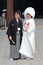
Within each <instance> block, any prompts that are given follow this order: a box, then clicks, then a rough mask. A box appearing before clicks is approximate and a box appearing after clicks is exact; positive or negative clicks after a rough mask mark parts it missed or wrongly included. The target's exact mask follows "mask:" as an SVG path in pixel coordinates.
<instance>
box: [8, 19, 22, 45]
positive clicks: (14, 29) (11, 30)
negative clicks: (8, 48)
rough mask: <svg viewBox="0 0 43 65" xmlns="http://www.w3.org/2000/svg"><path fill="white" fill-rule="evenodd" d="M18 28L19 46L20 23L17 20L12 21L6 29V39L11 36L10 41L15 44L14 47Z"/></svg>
mask: <svg viewBox="0 0 43 65" xmlns="http://www.w3.org/2000/svg"><path fill="white" fill-rule="evenodd" d="M18 27H19V28H20V29H21V30H20V44H21V40H22V35H23V33H22V27H23V25H22V21H21V20H19V21H18V22H17V21H16V19H13V20H12V21H11V22H10V24H9V27H8V30H7V35H8V37H9V36H10V35H11V36H12V39H13V41H14V42H15V45H16V32H17V28H18ZM10 44H11V45H14V44H13V43H12V42H11V41H10Z"/></svg>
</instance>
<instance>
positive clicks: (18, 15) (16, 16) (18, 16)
mask: <svg viewBox="0 0 43 65" xmlns="http://www.w3.org/2000/svg"><path fill="white" fill-rule="evenodd" d="M14 18H15V19H16V20H18V19H20V18H21V17H20V12H19V11H15V12H14Z"/></svg>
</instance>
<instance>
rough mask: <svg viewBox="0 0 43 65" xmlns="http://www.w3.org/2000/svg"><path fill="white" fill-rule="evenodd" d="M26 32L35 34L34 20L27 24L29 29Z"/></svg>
mask: <svg viewBox="0 0 43 65" xmlns="http://www.w3.org/2000/svg"><path fill="white" fill-rule="evenodd" d="M27 31H28V33H32V32H35V22H34V20H31V22H30V24H29V29H28V30H27Z"/></svg>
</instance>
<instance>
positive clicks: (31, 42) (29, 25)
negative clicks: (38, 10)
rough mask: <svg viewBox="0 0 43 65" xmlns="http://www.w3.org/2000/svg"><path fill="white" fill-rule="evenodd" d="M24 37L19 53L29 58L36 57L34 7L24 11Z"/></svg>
mask: <svg viewBox="0 0 43 65" xmlns="http://www.w3.org/2000/svg"><path fill="white" fill-rule="evenodd" d="M24 17H25V20H24V24H23V38H22V43H21V47H20V50H19V53H20V54H21V55H23V56H25V57H28V58H34V54H35V22H34V17H35V10H34V9H33V8H32V7H28V8H26V10H25V11H24Z"/></svg>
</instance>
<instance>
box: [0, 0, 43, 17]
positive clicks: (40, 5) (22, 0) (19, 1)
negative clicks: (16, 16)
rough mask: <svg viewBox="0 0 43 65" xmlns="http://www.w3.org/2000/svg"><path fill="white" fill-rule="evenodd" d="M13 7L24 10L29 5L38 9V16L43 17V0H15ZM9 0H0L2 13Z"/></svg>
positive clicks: (0, 11)
mask: <svg viewBox="0 0 43 65" xmlns="http://www.w3.org/2000/svg"><path fill="white" fill-rule="evenodd" d="M13 3H14V4H13V9H14V10H20V11H21V12H23V11H24V10H25V8H27V7H30V6H31V7H33V8H34V9H35V10H36V17H38V18H43V0H13ZM6 5H7V0H0V15H1V13H2V10H3V9H4V8H6Z"/></svg>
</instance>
